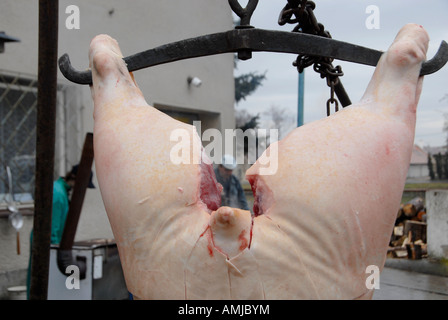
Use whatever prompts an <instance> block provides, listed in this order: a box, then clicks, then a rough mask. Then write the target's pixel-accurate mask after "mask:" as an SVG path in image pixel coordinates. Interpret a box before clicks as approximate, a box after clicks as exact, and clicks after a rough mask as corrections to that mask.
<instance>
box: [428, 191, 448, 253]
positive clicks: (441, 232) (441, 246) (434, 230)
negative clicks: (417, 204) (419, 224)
mask: <svg viewBox="0 0 448 320" xmlns="http://www.w3.org/2000/svg"><path fill="white" fill-rule="evenodd" d="M426 209H427V223H428V227H427V241H428V255H429V256H430V257H432V258H436V259H441V258H445V259H448V190H430V191H427V192H426Z"/></svg>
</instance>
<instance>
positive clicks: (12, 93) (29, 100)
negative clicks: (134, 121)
mask: <svg viewBox="0 0 448 320" xmlns="http://www.w3.org/2000/svg"><path fill="white" fill-rule="evenodd" d="M37 94H38V92H37V78H33V77H32V76H28V75H23V74H18V73H11V72H8V71H3V70H0V205H1V204H3V203H6V202H7V201H8V200H9V198H8V194H9V192H10V186H9V183H8V177H7V173H6V167H9V168H10V171H11V175H12V193H13V198H14V199H13V200H14V201H16V202H19V203H27V204H32V203H33V199H34V175H35V160H36V118H37ZM77 99H79V98H78V96H77V94H76V89H75V88H73V87H71V86H65V85H59V86H58V94H57V110H56V146H55V159H54V161H55V162H54V178H56V177H57V176H59V175H64V174H65V172H66V171H68V170H69V169H70V168H71V166H72V165H74V164H75V162H76V159H79V155H80V154H81V149H82V141H81V140H80V136H81V135H80V133H81V132H82V122H81V109H80V108H79V101H77ZM74 106H78V107H74Z"/></svg>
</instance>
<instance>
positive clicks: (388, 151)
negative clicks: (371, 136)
mask: <svg viewBox="0 0 448 320" xmlns="http://www.w3.org/2000/svg"><path fill="white" fill-rule="evenodd" d="M389 154H390V149H389V146H386V155H389Z"/></svg>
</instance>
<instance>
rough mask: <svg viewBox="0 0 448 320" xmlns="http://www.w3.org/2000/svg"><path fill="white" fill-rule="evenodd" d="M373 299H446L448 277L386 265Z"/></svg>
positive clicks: (447, 296)
mask: <svg viewBox="0 0 448 320" xmlns="http://www.w3.org/2000/svg"><path fill="white" fill-rule="evenodd" d="M373 300H448V277H442V276H436V275H430V274H424V273H418V272H413V271H405V270H399V269H393V268H387V267H386V268H384V269H383V271H382V273H381V276H380V288H379V289H377V290H375V293H374V295H373Z"/></svg>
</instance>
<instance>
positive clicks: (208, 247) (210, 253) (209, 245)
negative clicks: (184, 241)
mask: <svg viewBox="0 0 448 320" xmlns="http://www.w3.org/2000/svg"><path fill="white" fill-rule="evenodd" d="M207 249H208V254H209V255H210V257H213V247H212V245H211V243H210V242H209V243H208V245H207Z"/></svg>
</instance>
